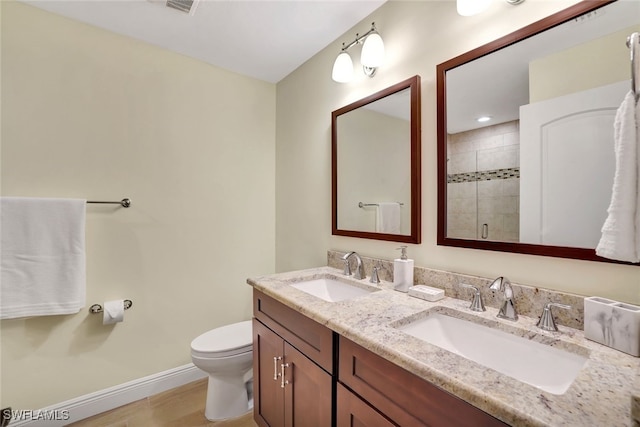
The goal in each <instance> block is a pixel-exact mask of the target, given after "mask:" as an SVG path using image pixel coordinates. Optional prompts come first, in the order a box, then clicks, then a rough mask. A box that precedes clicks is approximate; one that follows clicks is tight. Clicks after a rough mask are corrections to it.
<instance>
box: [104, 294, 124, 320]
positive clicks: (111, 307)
mask: <svg viewBox="0 0 640 427" xmlns="http://www.w3.org/2000/svg"><path fill="white" fill-rule="evenodd" d="M123 320H124V300H121V299H119V300H114V301H107V302H105V303H104V311H103V313H102V324H103V325H111V324H114V323H118V322H122V321H123Z"/></svg>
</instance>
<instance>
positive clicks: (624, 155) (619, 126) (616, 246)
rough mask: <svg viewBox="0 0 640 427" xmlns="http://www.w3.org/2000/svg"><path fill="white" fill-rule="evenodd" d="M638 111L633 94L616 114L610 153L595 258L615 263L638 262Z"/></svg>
mask: <svg viewBox="0 0 640 427" xmlns="http://www.w3.org/2000/svg"><path fill="white" fill-rule="evenodd" d="M638 123H640V110H639V109H638V107H637V106H636V101H635V97H634V94H633V92H631V91H630V92H629V93H627V95H626V96H625V98H624V100H623V101H622V104H621V105H620V108H618V111H617V112H616V118H615V122H614V149H615V157H616V171H615V175H614V178H613V190H612V194H611V203H610V205H609V209H608V210H607V212H608V214H609V215H608V217H607V219H606V221H605V223H604V225H603V226H602V237H601V238H600V242H599V243H598V246H597V247H596V254H598V255H599V256H601V257H605V258H609V259H615V260H618V261H627V262H638V261H640V194H639V192H640V184H639V181H640V149H638V144H640V139H639V135H638Z"/></svg>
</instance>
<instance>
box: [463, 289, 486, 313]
mask: <svg viewBox="0 0 640 427" xmlns="http://www.w3.org/2000/svg"><path fill="white" fill-rule="evenodd" d="M460 286H462V287H463V288H469V289H473V290H474V293H473V299H472V300H471V305H470V306H469V309H470V310H471V311H487V309H486V308H484V302H482V294H481V293H480V289H478V288H477V287H476V286H472V285H467V284H466V283H460Z"/></svg>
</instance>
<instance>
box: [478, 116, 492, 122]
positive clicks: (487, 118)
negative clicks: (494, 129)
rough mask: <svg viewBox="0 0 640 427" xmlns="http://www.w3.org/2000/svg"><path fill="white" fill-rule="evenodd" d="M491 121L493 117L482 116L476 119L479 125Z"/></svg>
mask: <svg viewBox="0 0 640 427" xmlns="http://www.w3.org/2000/svg"><path fill="white" fill-rule="evenodd" d="M489 120H491V116H482V117H478V118H477V119H476V121H477V122H478V123H484V122H488V121H489Z"/></svg>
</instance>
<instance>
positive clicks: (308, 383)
mask: <svg viewBox="0 0 640 427" xmlns="http://www.w3.org/2000/svg"><path fill="white" fill-rule="evenodd" d="M284 349H285V350H284V354H285V356H284V360H285V363H286V364H285V369H284V380H285V387H284V400H285V424H284V425H285V427H331V376H330V375H329V374H327V373H326V372H325V371H324V370H322V369H321V368H320V367H319V366H317V365H316V364H315V363H313V362H312V361H311V360H309V359H308V358H307V357H306V356H304V355H303V354H302V353H300V352H299V351H298V350H296V349H295V348H294V347H292V346H291V345H290V344H289V343H287V342H286V341H285V343H284Z"/></svg>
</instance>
